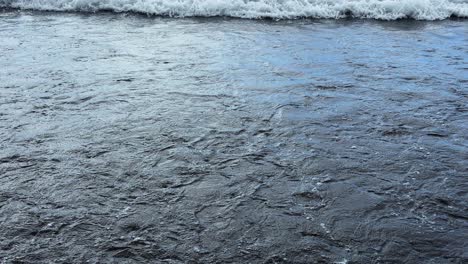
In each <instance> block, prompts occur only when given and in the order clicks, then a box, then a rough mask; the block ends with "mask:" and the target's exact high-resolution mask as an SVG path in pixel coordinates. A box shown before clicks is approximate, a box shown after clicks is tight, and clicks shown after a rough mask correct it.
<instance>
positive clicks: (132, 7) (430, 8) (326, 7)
mask: <svg viewBox="0 0 468 264" xmlns="http://www.w3.org/2000/svg"><path fill="white" fill-rule="evenodd" d="M0 7H3V8H18V9H29V10H42V11H77V12H99V11H113V12H137V13H144V14H150V15H161V16H170V17H194V16H201V17H213V16H228V17H238V18H251V19H260V18H273V19H296V18H327V19H340V18H348V17H354V18H370V19H379V20H396V19H416V20H442V19H447V18H450V17H460V18H468V0H0Z"/></svg>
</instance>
